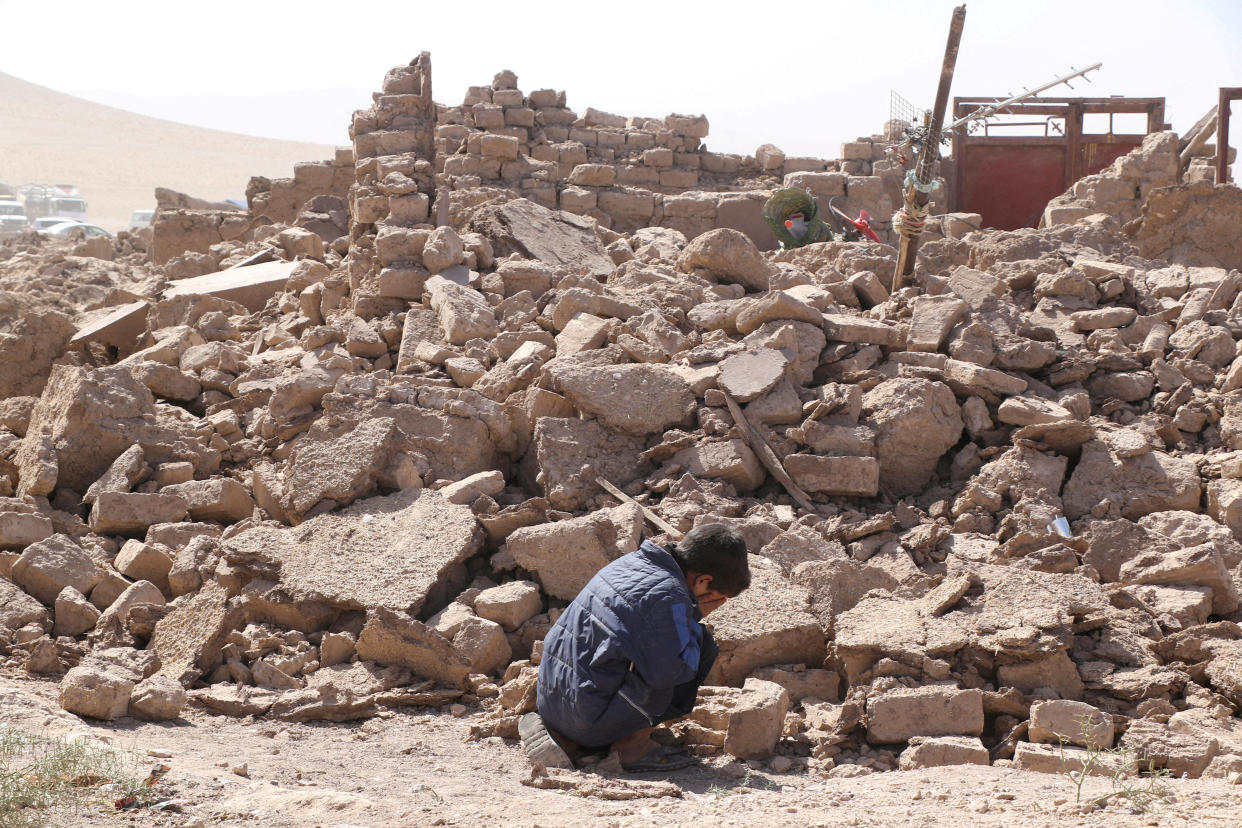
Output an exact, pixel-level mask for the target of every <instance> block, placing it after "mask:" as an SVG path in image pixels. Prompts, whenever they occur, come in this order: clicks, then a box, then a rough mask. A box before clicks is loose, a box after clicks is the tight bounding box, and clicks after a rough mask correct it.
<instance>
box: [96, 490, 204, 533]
mask: <svg viewBox="0 0 1242 828" xmlns="http://www.w3.org/2000/svg"><path fill="white" fill-rule="evenodd" d="M188 510H189V504H188V503H186V500H185V498H183V497H181V496H180V495H175V494H158V493H157V494H146V493H143V492H103V493H101V494H100V495H99V497H98V498H96V500H95V504H94V505H93V506H92V507H91V513H90V519H89V521H88V522H89V523H90V527H91V531H93V532H95V533H96V534H100V535H129V536H138V535H143V534H145V533H146V531H147V529H148V528H149V527H151V526H152V525H154V524H156V523H175V522H177V521H180V520H182V519H183V518H184V517H185V516H186V514H187V512H188Z"/></svg>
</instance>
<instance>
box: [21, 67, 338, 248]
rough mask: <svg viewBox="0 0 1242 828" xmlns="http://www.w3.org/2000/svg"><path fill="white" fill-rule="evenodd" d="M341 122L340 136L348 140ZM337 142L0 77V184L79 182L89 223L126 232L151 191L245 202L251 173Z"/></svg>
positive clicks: (276, 170)
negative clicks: (293, 137) (193, 121)
mask: <svg viewBox="0 0 1242 828" xmlns="http://www.w3.org/2000/svg"><path fill="white" fill-rule="evenodd" d="M345 130H346V125H345V124H342V125H341V140H342V142H344V141H345V140H346V138H347V136H346V133H345ZM331 156H332V147H330V146H327V145H324V144H301V143H296V142H293V141H274V140H270V139H266V138H252V137H250V136H246V135H236V134H233V133H229V132H219V131H217V130H212V129H203V128H201V127H192V126H186V125H184V124H177V123H173V122H171V121H164V120H160V119H158V118H149V117H147V116H145V115H135V114H134V113H132V112H126V111H124V110H120V109H114V108H112V107H110V106H103V105H101V104H96V103H91V102H90V101H86V100H83V99H81V98H75V97H73V96H71V95H65V94H62V93H60V92H56V91H55V90H52V89H48V88H47V87H44V86H37V85H35V84H32V83H27V82H26V81H23V80H21V79H19V78H15V77H13V76H12V75H6V74H3V73H0V181H3V182H5V183H6V184H12V185H20V184H24V183H27V182H40V183H60V182H69V183H74V184H77V185H78V189H79V190H81V192H82V194H83V196H84V197H85V198H86V200H87V202H88V203H89V211H88V212H89V216H90V219H91V221H93V222H95V223H97V224H99V225H101V226H103V227H106V228H108V229H111V230H115V229H118V228H123V227H125V226H126V225H127V223H128V221H129V216H130V213H131V212H132V211H133V210H136V209H142V208H153V207H154V206H155V197H154V195H153V190H154V188H155V187H156V186H157V185H158V186H164V187H171V188H173V189H175V190H180V191H182V192H188V193H193V194H195V195H199V196H202V197H204V198H212V199H224V198H242V197H243V193H244V191H245V189H246V182H247V181H249V180H250V176H252V175H268V176H287V175H289V174H290V173H291V171H292V166H293V164H294V163H295V162H297V161H314V160H319V159H323V158H330V157H331Z"/></svg>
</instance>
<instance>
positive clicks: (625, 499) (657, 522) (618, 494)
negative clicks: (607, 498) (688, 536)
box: [595, 477, 681, 540]
mask: <svg viewBox="0 0 1242 828" xmlns="http://www.w3.org/2000/svg"><path fill="white" fill-rule="evenodd" d="M595 482H596V483H598V484H599V485H600V488H601V489H603V490H604V491H606V492H608V494H610V495H612V496H613V497H615V498H616V499H617V500H620V501H621V502H622V503H637V504H638V508H640V509H642V510H643V517H645V518H646V519H647V520H649V521H651V525H653V526H655V528H657V529H659V530H660V531H661V532H663V533H664V534H666V535H669V536H670V537H672V538H673V539H675V540H680V539H681V532H678V531H677V530H676V529H674V528H673V527H672V526H671V525H669V524H668V523H666V522H665V520H664V518H662V517H660V516H659V515H657V514H656V513H655V512H653V511H651V510H650V509H648V508H647V507H646V506H644V505H643V504H641V503H638V501H637V500H635V499H634V498H632V497H630V496H629V495H627V494H626V493H625V492H623V491H621V490H620V489H618V488H617V487H616V486H614V485H612V483H610V482H608V481H607V480H605V479H604V478H602V477H597V478H595Z"/></svg>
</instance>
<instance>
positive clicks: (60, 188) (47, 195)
mask: <svg viewBox="0 0 1242 828" xmlns="http://www.w3.org/2000/svg"><path fill="white" fill-rule="evenodd" d="M18 194H19V195H20V196H21V198H22V203H23V204H24V205H25V208H26V215H27V217H29V218H31V219H36V218H43V217H45V216H48V217H59V218H62V219H74V220H75V221H86V202H85V201H84V200H83V199H82V194H81V193H79V192H78V188H77V187H76V186H74V185H73V184H23V185H22V186H21V187H20V188H18Z"/></svg>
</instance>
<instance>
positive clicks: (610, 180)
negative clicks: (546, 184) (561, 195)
mask: <svg viewBox="0 0 1242 828" xmlns="http://www.w3.org/2000/svg"><path fill="white" fill-rule="evenodd" d="M569 183H570V184H573V185H575V186H578V187H611V186H612V185H613V184H616V183H617V168H616V167H614V166H612V165H610V164H579V165H578V166H576V167H574V169H573V171H572V172H571V173H570V174H569Z"/></svg>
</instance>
